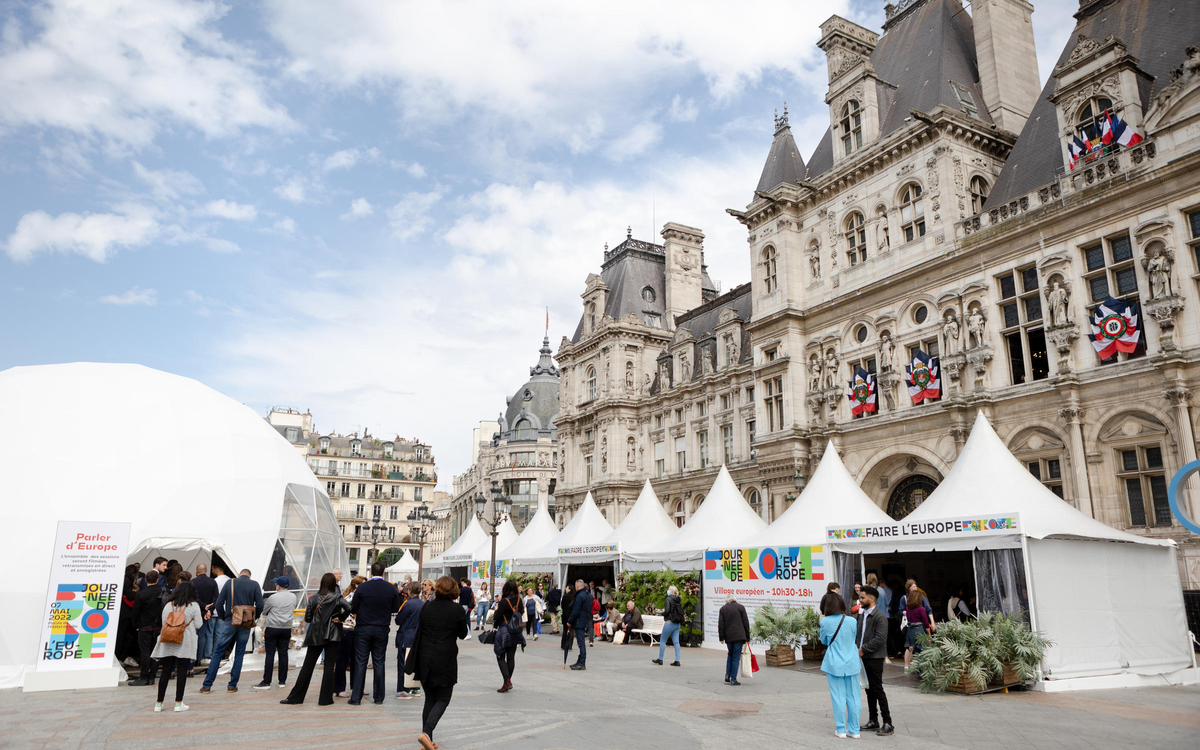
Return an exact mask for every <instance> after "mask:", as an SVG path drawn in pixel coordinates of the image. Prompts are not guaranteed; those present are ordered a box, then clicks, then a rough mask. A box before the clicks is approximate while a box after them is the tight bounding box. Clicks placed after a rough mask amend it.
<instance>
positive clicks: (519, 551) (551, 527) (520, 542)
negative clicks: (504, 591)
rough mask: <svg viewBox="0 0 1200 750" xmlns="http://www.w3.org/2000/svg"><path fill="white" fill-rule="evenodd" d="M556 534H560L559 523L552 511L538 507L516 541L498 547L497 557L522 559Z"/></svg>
mask: <svg viewBox="0 0 1200 750" xmlns="http://www.w3.org/2000/svg"><path fill="white" fill-rule="evenodd" d="M556 536H558V524H556V523H554V519H553V518H551V517H550V511H548V510H546V509H545V508H538V509H537V512H536V513H534V514H533V518H531V519H529V523H528V524H526V525H525V530H524V531H522V532H521V534H520V536H518V537H517V539H516V541H514V542H513V543H512V544H509V545H506V546H505V547H503V548H501V547H499V546H497V547H496V549H497V550H499V551H498V552H497V553H496V557H497V558H499V559H501V560H510V561H511V560H517V559H520V558H521V557H524V556H525V555H526V554H528V553H530V552H533V551H534V550H538V549H541V548H542V547H543V546H545V545H546V543H548V542H549V541H550V540H551V539H553V538H554V537H556Z"/></svg>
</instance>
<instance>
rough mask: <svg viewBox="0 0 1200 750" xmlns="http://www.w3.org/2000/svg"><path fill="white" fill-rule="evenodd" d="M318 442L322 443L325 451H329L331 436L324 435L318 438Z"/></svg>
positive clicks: (322, 448)
mask: <svg viewBox="0 0 1200 750" xmlns="http://www.w3.org/2000/svg"><path fill="white" fill-rule="evenodd" d="M317 442H318V443H319V444H320V446H321V450H322V451H324V452H328V451H329V438H327V437H323V438H321V439H320V440H318V441H317Z"/></svg>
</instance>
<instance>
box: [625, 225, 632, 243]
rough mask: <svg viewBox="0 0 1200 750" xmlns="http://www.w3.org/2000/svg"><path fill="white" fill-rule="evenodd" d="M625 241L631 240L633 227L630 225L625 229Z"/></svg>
mask: <svg viewBox="0 0 1200 750" xmlns="http://www.w3.org/2000/svg"><path fill="white" fill-rule="evenodd" d="M625 239H627V240H631V239H633V225H632V224H631V225H629V226H627V227H625Z"/></svg>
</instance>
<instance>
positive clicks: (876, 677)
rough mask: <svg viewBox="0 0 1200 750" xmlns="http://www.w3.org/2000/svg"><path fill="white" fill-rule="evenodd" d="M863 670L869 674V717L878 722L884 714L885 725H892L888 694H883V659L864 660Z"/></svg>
mask: <svg viewBox="0 0 1200 750" xmlns="http://www.w3.org/2000/svg"><path fill="white" fill-rule="evenodd" d="M862 663H863V670H864V671H866V673H867V715H868V716H870V717H871V721H877V720H878V717H879V714H880V713H882V714H883V723H884V724H891V723H892V712H891V711H889V710H888V702H887V693H885V692H883V659H863V660H862Z"/></svg>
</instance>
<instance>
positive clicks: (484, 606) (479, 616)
mask: <svg viewBox="0 0 1200 750" xmlns="http://www.w3.org/2000/svg"><path fill="white" fill-rule="evenodd" d="M490 608H491V605H490V604H488V603H487V602H479V603H478V604H476V605H475V627H477V628H479V629H480V630H482V629H483V623H484V621H486V620H487V613H488V610H489V609H490Z"/></svg>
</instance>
